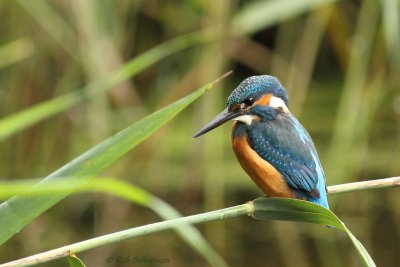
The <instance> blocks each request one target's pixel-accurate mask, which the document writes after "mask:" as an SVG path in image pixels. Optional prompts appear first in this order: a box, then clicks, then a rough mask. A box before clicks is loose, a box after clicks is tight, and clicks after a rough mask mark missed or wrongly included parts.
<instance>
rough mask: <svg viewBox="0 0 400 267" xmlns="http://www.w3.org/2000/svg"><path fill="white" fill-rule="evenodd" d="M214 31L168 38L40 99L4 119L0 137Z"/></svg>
mask: <svg viewBox="0 0 400 267" xmlns="http://www.w3.org/2000/svg"><path fill="white" fill-rule="evenodd" d="M211 34H212V32H211V31H209V30H206V31H198V32H193V33H190V34H186V35H183V36H180V37H177V38H175V39H172V40H170V41H167V42H165V43H163V44H161V45H159V46H157V47H154V48H152V49H150V50H149V51H147V52H145V53H143V54H141V55H139V56H137V57H136V58H134V59H132V60H131V61H129V62H127V63H126V64H124V65H123V66H122V67H121V68H119V69H118V70H116V71H114V72H113V73H111V74H110V76H108V77H106V78H105V79H101V80H100V81H98V82H94V83H91V84H89V85H87V86H85V87H84V88H82V89H80V90H77V91H75V92H73V93H69V94H66V95H63V96H59V97H56V98H53V99H51V100H48V101H45V102H42V103H39V104H37V105H34V106H32V107H30V108H27V109H24V110H22V111H19V112H17V113H15V114H13V115H10V116H7V117H5V118H3V119H1V120H0V141H1V140H3V139H5V138H7V137H9V136H11V135H13V134H15V133H17V132H18V131H21V130H23V129H25V128H27V127H29V126H31V125H33V124H35V123H37V122H39V121H41V120H44V119H46V118H49V117H51V116H53V115H55V114H57V113H59V112H62V111H65V110H67V109H68V108H70V107H72V106H73V105H75V104H77V103H80V102H82V101H84V100H85V99H87V98H89V97H92V96H94V95H95V94H97V93H100V92H103V91H105V90H109V89H111V88H113V86H116V85H118V84H119V83H122V82H124V81H126V80H127V79H128V78H130V77H132V76H134V75H136V74H138V73H139V72H140V71H142V70H144V69H146V68H147V67H149V66H151V65H152V64H154V63H156V62H157V61H159V60H161V59H163V58H165V57H167V56H169V55H171V54H173V53H176V52H178V51H180V50H183V49H185V48H187V47H190V46H193V45H196V44H200V43H203V42H205V41H207V40H208V39H209V38H210V36H211Z"/></svg>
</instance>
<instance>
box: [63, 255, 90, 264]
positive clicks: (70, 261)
mask: <svg viewBox="0 0 400 267" xmlns="http://www.w3.org/2000/svg"><path fill="white" fill-rule="evenodd" d="M67 260H68V265H69V267H86V265H85V263H83V261H82V260H81V259H80V258H78V257H77V256H76V255H75V254H72V255H70V256H68V257H67Z"/></svg>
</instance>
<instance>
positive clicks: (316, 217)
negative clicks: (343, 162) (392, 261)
mask: <svg viewBox="0 0 400 267" xmlns="http://www.w3.org/2000/svg"><path fill="white" fill-rule="evenodd" d="M252 216H253V218H255V219H261V220H284V221H298V222H310V223H316V224H322V225H330V226H334V227H336V228H337V229H339V230H342V231H344V232H346V233H347V235H348V236H349V238H350V240H351V242H352V243H353V245H354V247H355V249H356V251H357V253H358V255H359V256H360V259H361V261H362V263H363V265H364V266H368V267H375V266H376V265H375V263H374V261H373V260H372V258H371V256H370V255H369V254H368V252H367V250H366V249H365V248H364V246H363V245H362V244H361V242H360V241H358V239H357V238H356V237H355V236H354V235H353V234H352V233H351V232H350V230H349V229H348V228H347V227H346V226H345V224H344V223H343V222H342V221H341V220H339V218H338V217H337V216H336V215H335V214H334V213H333V212H332V211H330V210H328V209H326V208H324V207H322V206H320V205H317V204H315V203H311V202H308V201H302V200H295V199H286V198H259V199H256V200H254V212H253V214H252Z"/></svg>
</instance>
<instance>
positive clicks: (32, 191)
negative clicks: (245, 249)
mask: <svg viewBox="0 0 400 267" xmlns="http://www.w3.org/2000/svg"><path fill="white" fill-rule="evenodd" d="M36 184H37V180H23V181H3V182H1V181H0V199H1V198H6V197H9V196H10V195H14V194H24V196H38V195H42V196H43V195H50V194H65V193H80V192H103V193H109V194H113V195H115V196H118V197H120V198H123V199H126V200H128V201H131V202H133V203H136V204H139V205H142V206H145V207H148V208H150V209H151V210H153V211H154V212H155V213H157V214H158V215H159V216H160V217H161V218H162V219H164V220H171V219H176V218H180V217H182V214H180V213H179V212H178V211H177V210H175V209H174V208H173V207H172V206H171V205H169V204H168V203H166V202H165V201H163V200H162V199H159V198H157V197H156V196H153V195H152V194H150V193H149V192H147V191H145V190H144V189H142V188H139V187H137V186H135V185H133V184H131V183H128V182H125V181H123V180H118V179H115V178H109V177H92V178H90V179H85V178H83V177H81V179H77V178H75V179H74V178H73V177H64V178H63V179H58V180H54V181H48V182H46V183H42V184H41V185H40V186H34V185H36ZM174 230H175V231H176V232H177V233H178V235H179V236H180V237H181V238H182V239H183V240H185V241H186V242H187V243H188V244H189V245H191V246H192V247H193V248H194V249H195V250H197V251H198V252H199V253H200V254H201V255H203V256H204V258H205V259H206V260H207V261H208V262H209V263H210V265H212V266H227V264H226V263H225V262H224V261H223V259H222V258H221V257H220V256H219V255H218V254H217V253H216V252H215V251H214V250H213V249H212V247H211V246H210V245H209V244H208V243H207V241H206V240H205V239H204V238H203V236H202V235H201V234H200V232H199V231H198V230H197V229H196V228H195V227H192V226H190V225H182V226H180V227H178V228H175V229H174ZM94 247H96V244H93V247H92V248H94ZM87 249H89V248H87Z"/></svg>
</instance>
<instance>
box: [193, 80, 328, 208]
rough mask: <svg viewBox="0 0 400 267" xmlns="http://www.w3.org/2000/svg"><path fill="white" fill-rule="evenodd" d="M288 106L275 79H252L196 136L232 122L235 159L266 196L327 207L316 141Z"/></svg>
mask: <svg viewBox="0 0 400 267" xmlns="http://www.w3.org/2000/svg"><path fill="white" fill-rule="evenodd" d="M288 102H289V96H288V93H287V92H286V89H285V88H284V87H283V85H282V84H281V83H280V82H279V80H278V79H277V78H276V77H274V76H270V75H260V76H252V77H249V78H247V79H245V80H244V81H242V82H241V83H240V84H239V86H238V87H237V88H236V89H235V90H233V92H232V93H231V95H230V96H229V97H228V101H227V107H226V108H225V109H224V110H223V111H222V112H221V113H219V114H218V115H217V116H216V117H215V118H214V119H213V120H211V121H210V122H209V123H208V124H206V125H205V126H204V127H203V128H202V129H200V130H199V131H198V132H197V133H196V134H195V135H194V136H193V138H195V137H198V136H201V135H203V134H205V133H207V132H209V131H211V130H213V129H214V128H216V127H218V126H220V125H222V124H223V123H225V122H227V121H229V120H232V121H234V124H233V128H232V135H231V137H232V138H231V139H232V147H233V151H234V153H235V155H236V158H237V159H238V161H239V163H240V165H241V166H242V168H243V169H244V171H245V172H246V173H247V174H248V175H249V176H250V177H251V178H252V180H253V181H254V182H255V183H256V185H257V186H258V187H259V188H260V189H261V190H262V191H263V192H264V193H265V194H266V195H267V196H270V197H285V198H295V199H302V200H307V201H310V202H314V203H317V204H319V205H321V206H323V207H325V208H327V209H329V205H328V200H327V191H326V185H325V175H324V171H323V169H322V167H321V163H320V160H319V158H318V154H317V151H316V149H315V146H314V143H313V141H312V139H311V137H310V135H309V134H308V132H307V130H306V129H305V128H304V127H303V126H302V125H301V124H300V122H299V121H298V120H297V119H296V118H295V117H294V116H293V115H292V114H291V113H290V111H289V108H288V106H289V105H288Z"/></svg>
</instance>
